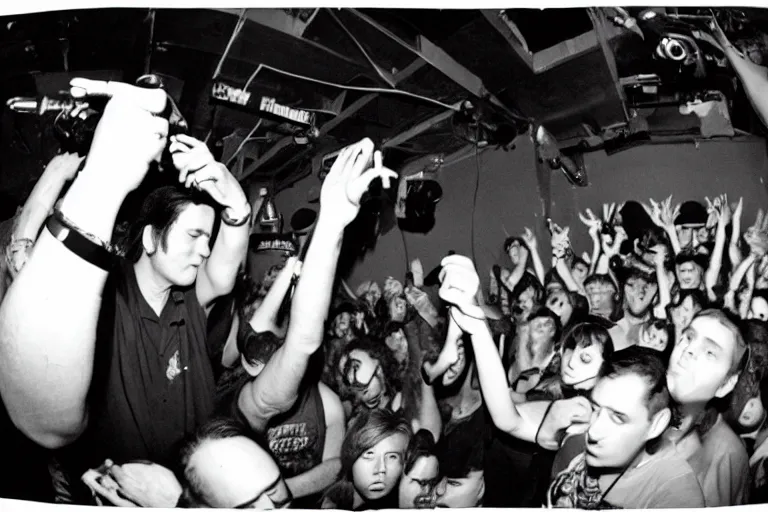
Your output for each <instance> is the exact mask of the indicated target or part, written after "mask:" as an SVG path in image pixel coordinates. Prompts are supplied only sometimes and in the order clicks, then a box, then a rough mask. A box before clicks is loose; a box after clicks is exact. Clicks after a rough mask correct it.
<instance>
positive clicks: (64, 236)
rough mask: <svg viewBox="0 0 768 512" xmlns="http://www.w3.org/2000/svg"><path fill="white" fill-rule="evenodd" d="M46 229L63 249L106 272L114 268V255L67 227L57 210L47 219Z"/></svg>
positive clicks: (72, 228) (73, 228) (71, 227)
mask: <svg viewBox="0 0 768 512" xmlns="http://www.w3.org/2000/svg"><path fill="white" fill-rule="evenodd" d="M46 227H47V228H48V231H50V233H51V235H53V237H54V238H55V239H56V240H58V241H59V242H61V243H62V244H63V245H64V247H66V248H67V249H69V250H70V251H72V252H73V253H75V254H76V255H78V256H79V257H80V258H82V259H84V260H85V261H87V262H88V263H90V264H91V265H95V266H97V267H99V268H100V269H102V270H106V271H107V272H109V271H111V270H112V268H113V267H114V265H115V262H116V259H115V257H114V255H113V254H112V253H111V252H109V250H107V248H106V247H104V246H103V245H100V244H98V243H96V242H94V241H92V240H90V239H88V238H87V237H86V236H84V235H83V234H82V233H80V231H78V230H77V229H76V228H75V227H74V226H69V225H68V223H67V222H66V221H65V220H64V218H63V217H62V216H61V214H60V213H59V211H58V210H56V212H55V213H54V214H53V215H51V216H50V217H48V222H47V224H46Z"/></svg>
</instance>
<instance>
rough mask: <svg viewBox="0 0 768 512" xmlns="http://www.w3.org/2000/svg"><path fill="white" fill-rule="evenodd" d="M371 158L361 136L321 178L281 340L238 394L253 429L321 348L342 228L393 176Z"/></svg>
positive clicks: (284, 406)
mask: <svg viewBox="0 0 768 512" xmlns="http://www.w3.org/2000/svg"><path fill="white" fill-rule="evenodd" d="M372 156H373V157H374V159H376V160H378V159H380V157H381V156H380V154H379V153H377V155H373V142H371V141H370V139H363V140H362V141H360V142H358V143H357V144H354V145H352V146H350V147H348V148H345V149H344V150H343V151H342V152H341V154H340V155H339V157H338V158H337V159H336V161H335V162H334V164H333V167H332V168H331V171H330V173H328V176H326V178H325V182H324V183H323V188H322V192H321V195H320V206H321V207H320V214H319V217H318V220H317V224H316V225H315V232H314V235H313V236H312V241H311V242H310V244H309V248H308V249H307V254H306V258H305V261H304V264H303V266H302V271H301V277H300V278H299V281H298V283H297V285H296V292H295V294H294V297H293V301H292V303H291V314H290V321H289V324H288V333H287V335H286V338H285V343H283V345H282V346H281V347H280V348H279V349H277V351H276V352H275V353H274V355H273V356H272V358H271V359H270V360H269V362H268V363H267V364H266V366H265V367H264V369H263V370H262V372H261V373H260V374H259V376H258V377H257V378H256V379H255V381H254V382H253V385H252V386H248V388H247V389H244V390H243V392H242V393H241V394H240V398H239V405H240V410H241V412H243V414H244V415H245V416H246V418H247V419H248V421H249V423H250V424H251V426H252V427H253V428H255V429H257V430H261V429H263V428H264V427H265V426H266V423H267V421H268V420H269V419H270V418H271V417H273V416H275V415H276V414H279V413H280V412H283V411H286V410H288V409H289V408H290V407H291V406H292V405H293V403H294V402H295V401H296V398H297V396H298V390H299V385H300V383H301V381H302V379H303V378H304V374H305V373H306V370H307V366H308V364H309V359H310V357H311V356H312V354H314V353H315V351H317V349H318V348H320V344H321V343H322V340H323V328H324V325H325V320H326V317H327V315H328V307H329V306H330V302H331V290H332V287H333V281H334V276H335V274H336V265H337V262H338V259H339V253H340V251H341V242H342V239H343V236H344V229H345V228H346V226H347V225H348V224H349V223H350V222H352V221H353V220H354V219H355V217H356V216H357V212H358V211H359V208H360V199H361V197H362V195H363V193H364V192H365V191H366V190H367V189H368V186H369V185H370V183H371V182H372V181H373V180H374V179H375V178H379V177H381V178H382V179H383V181H384V186H385V187H388V186H389V180H390V179H392V178H396V177H397V174H396V173H394V172H393V171H390V170H389V169H386V168H383V167H380V166H379V165H377V166H376V167H375V168H373V169H370V170H368V167H369V162H370V161H371V157H372Z"/></svg>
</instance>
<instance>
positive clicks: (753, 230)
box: [744, 209, 768, 257]
mask: <svg viewBox="0 0 768 512" xmlns="http://www.w3.org/2000/svg"><path fill="white" fill-rule="evenodd" d="M744 241H745V242H746V243H747V245H749V248H750V251H751V252H752V254H754V255H755V256H758V257H762V256H764V255H765V254H766V252H768V215H765V214H764V213H763V210H762V209H760V210H758V212H757V218H756V219H755V223H754V224H753V225H752V226H750V227H749V228H748V229H747V232H746V233H745V234H744Z"/></svg>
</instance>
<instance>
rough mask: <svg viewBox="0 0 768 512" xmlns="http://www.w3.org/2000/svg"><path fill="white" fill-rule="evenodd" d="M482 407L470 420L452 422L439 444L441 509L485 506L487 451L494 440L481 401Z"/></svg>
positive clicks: (437, 494) (438, 500)
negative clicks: (485, 463)
mask: <svg viewBox="0 0 768 512" xmlns="http://www.w3.org/2000/svg"><path fill="white" fill-rule="evenodd" d="M479 406H480V407H479V408H478V409H477V410H476V411H475V412H474V413H472V414H471V415H469V416H468V417H465V418H461V419H458V420H453V419H452V422H451V423H449V425H447V427H448V428H447V429H446V431H445V432H444V434H443V437H442V439H441V440H440V442H438V444H437V458H438V461H439V467H440V477H441V478H440V481H439V483H438V484H437V486H436V487H435V504H436V506H437V507H438V508H441V507H442V508H472V507H481V506H482V505H483V497H484V496H485V478H484V471H485V467H484V461H485V450H486V448H487V446H488V444H489V443H490V440H491V429H490V422H489V419H488V418H487V417H486V412H485V409H484V408H483V407H482V401H480V402H479Z"/></svg>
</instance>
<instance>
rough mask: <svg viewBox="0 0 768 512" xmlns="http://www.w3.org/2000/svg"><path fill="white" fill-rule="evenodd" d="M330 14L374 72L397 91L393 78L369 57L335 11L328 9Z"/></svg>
mask: <svg viewBox="0 0 768 512" xmlns="http://www.w3.org/2000/svg"><path fill="white" fill-rule="evenodd" d="M326 10H327V11H328V14H330V15H331V18H333V20H334V21H335V22H336V23H337V24H338V25H339V26H340V27H341V29H342V30H343V31H344V32H345V33H346V34H347V36H349V38H350V39H351V40H352V42H353V43H355V46H357V48H358V49H359V50H360V53H362V54H363V57H365V59H366V60H367V61H368V63H369V64H370V65H371V67H373V69H374V71H376V73H377V74H378V75H379V76H380V77H381V79H382V80H384V81H385V82H387V83H388V84H389V86H390V87H392V88H393V89H396V87H395V83H394V82H393V81H392V79H391V78H389V77H388V76H386V75H385V74H384V73H383V72H382V71H381V68H380V67H379V66H378V64H376V63H375V62H374V61H373V59H372V58H371V57H370V56H369V55H368V52H366V51H365V48H363V45H362V44H360V42H359V41H358V40H357V38H355V36H353V35H352V32H350V31H349V29H348V28H347V27H346V25H344V24H343V23H342V22H341V20H340V19H339V18H338V17H337V16H336V14H334V12H333V9H330V8H327V9H326Z"/></svg>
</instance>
